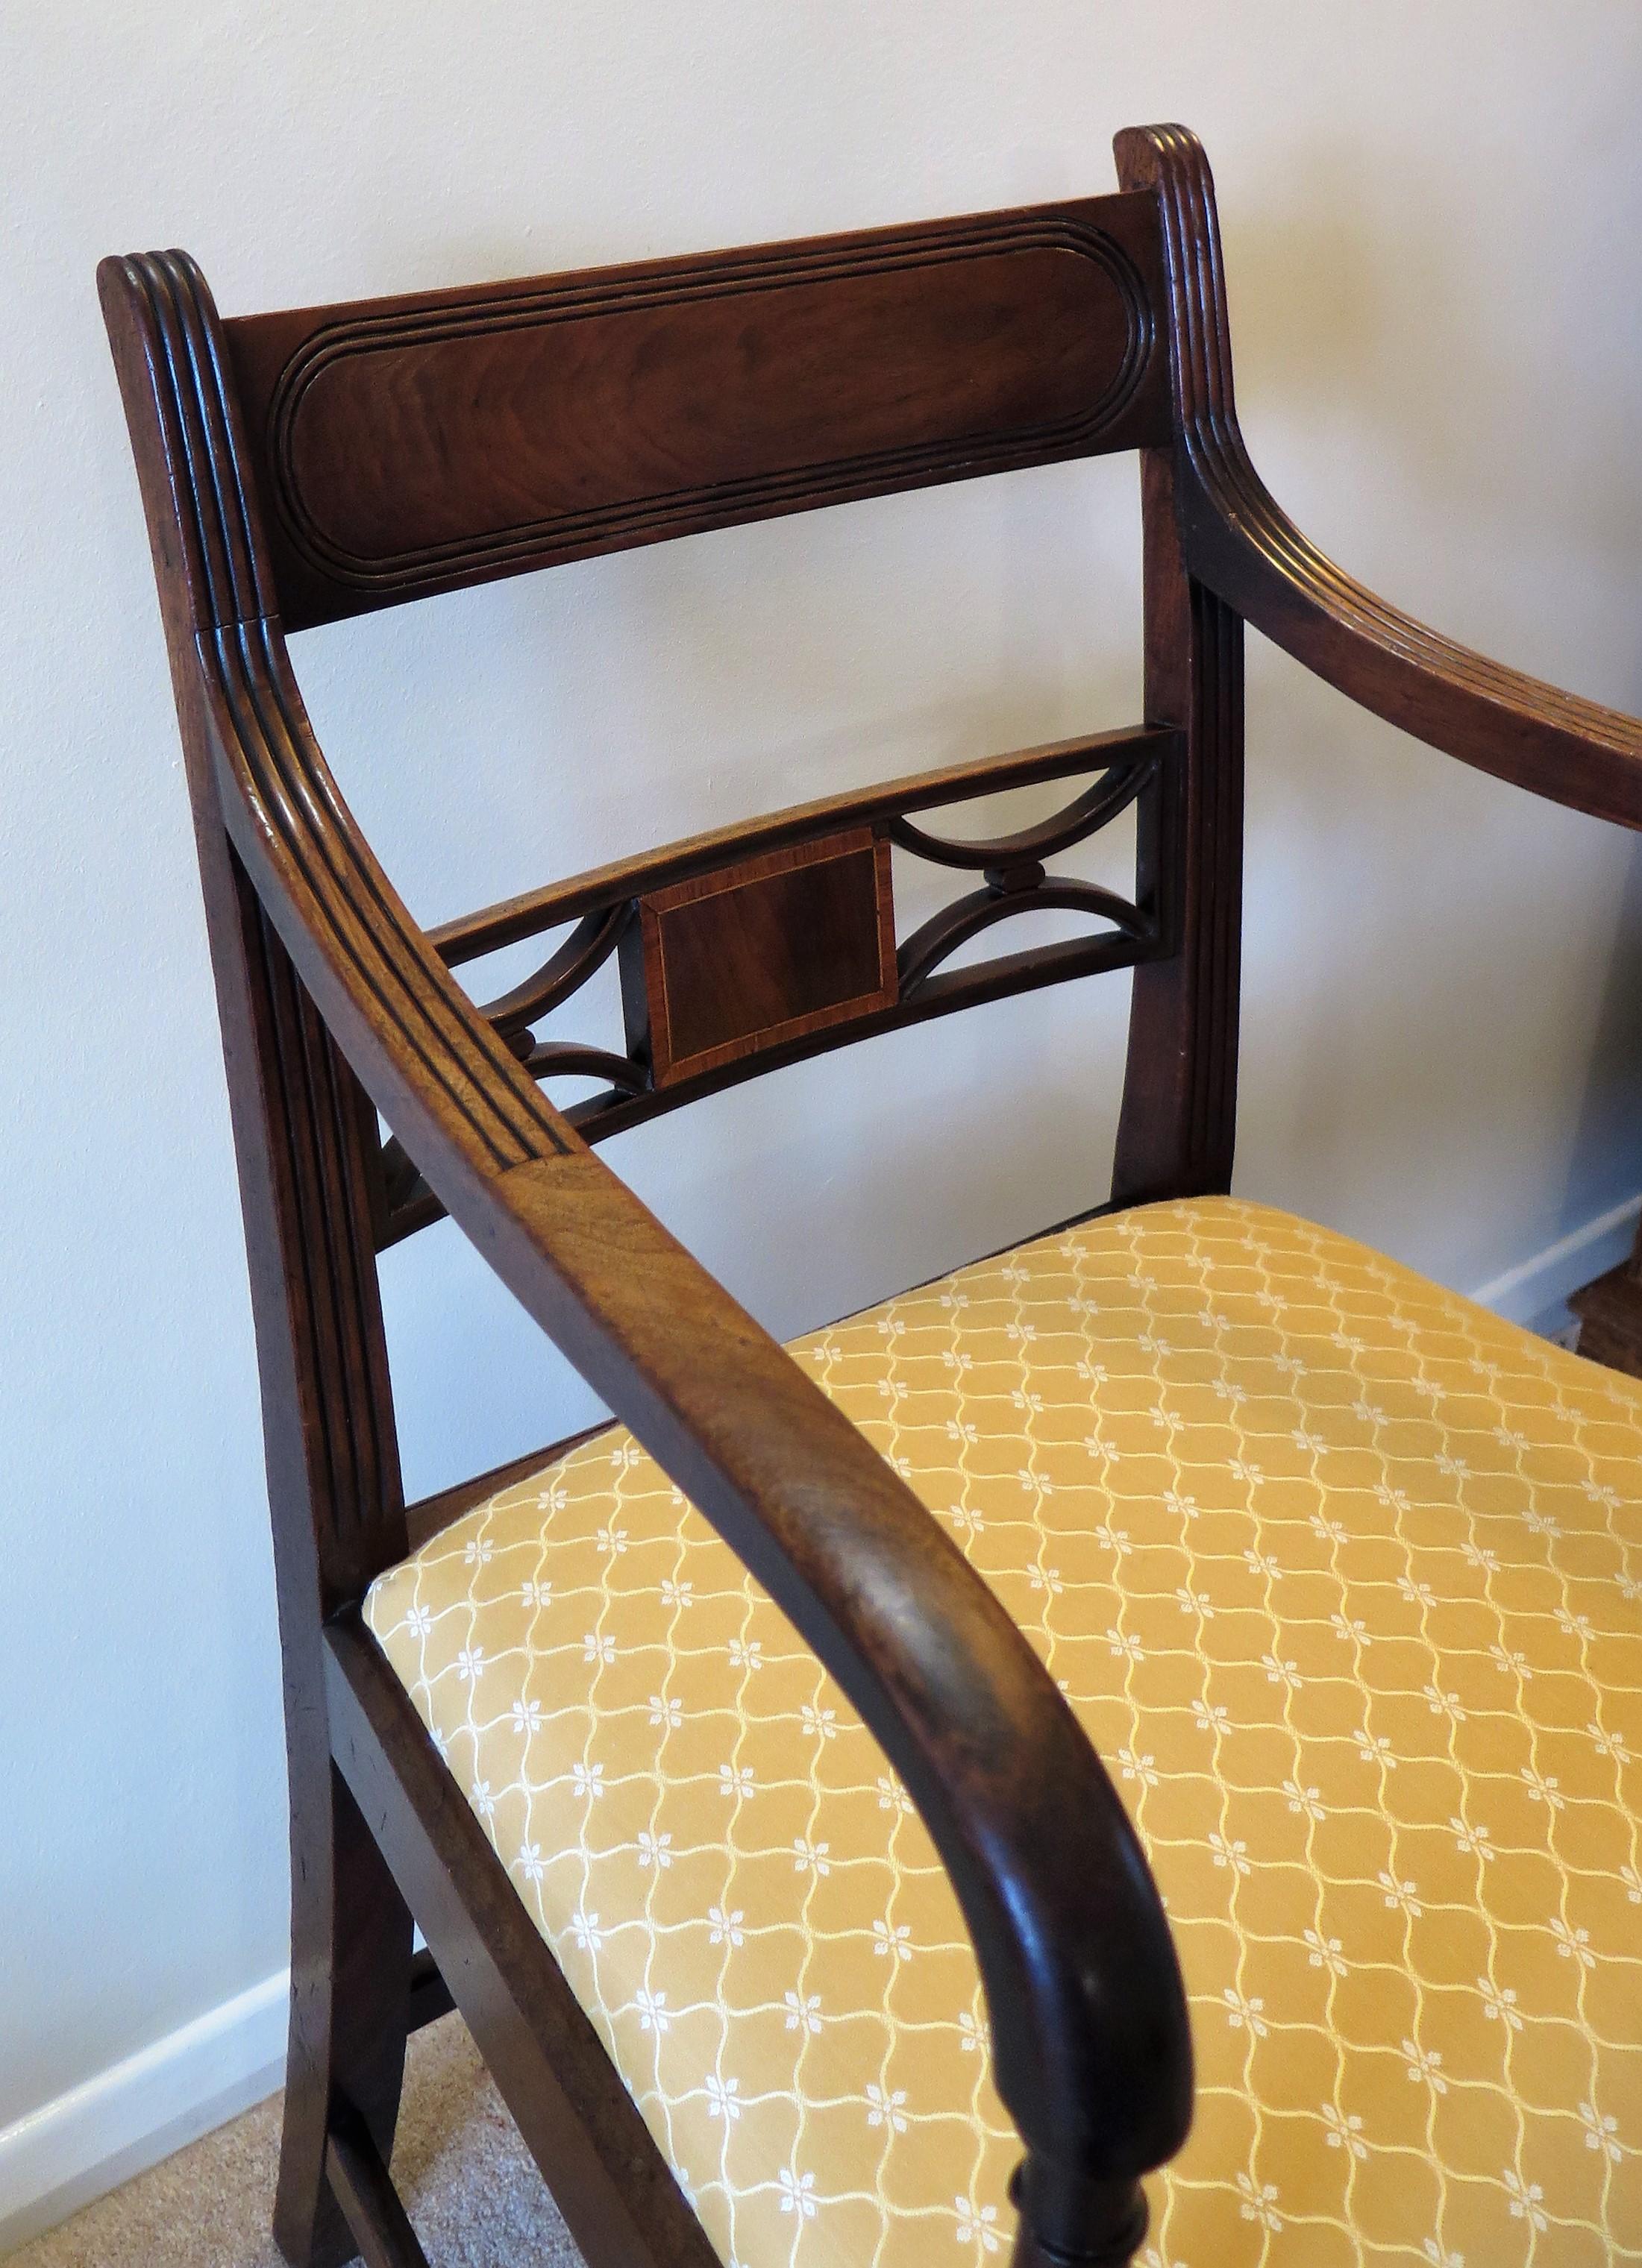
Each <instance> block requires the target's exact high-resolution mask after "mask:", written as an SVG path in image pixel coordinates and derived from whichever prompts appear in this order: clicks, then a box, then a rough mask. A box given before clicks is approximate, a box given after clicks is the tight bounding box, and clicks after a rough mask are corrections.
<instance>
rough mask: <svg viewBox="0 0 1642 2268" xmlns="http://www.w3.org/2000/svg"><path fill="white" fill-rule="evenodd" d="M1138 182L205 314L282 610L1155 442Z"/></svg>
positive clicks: (1159, 391) (337, 609) (359, 604)
mask: <svg viewBox="0 0 1642 2268" xmlns="http://www.w3.org/2000/svg"><path fill="white" fill-rule="evenodd" d="M1157 261H1158V244H1157V225H1156V216H1155V213H1154V211H1153V209H1152V205H1151V203H1150V199H1148V198H1144V197H1131V198H1126V197H1121V196H1119V197H1093V198H1088V199H1084V200H1083V201H1081V202H1079V203H1072V204H1067V205H1044V206H1038V207H1034V208H1032V209H1029V210H1024V211H1019V212H1013V213H986V214H981V215H979V216H976V217H972V218H970V219H966V220H951V221H936V222H933V223H929V224H927V225H921V226H919V227H915V228H901V229H874V230H870V231H867V232H862V233H859V234H856V235H853V236H838V237H827V238H823V239H817V240H816V241H814V242H811V243H803V244H776V245H763V246H756V247H751V248H748V249H744V250H737V251H733V252H721V253H714V254H708V255H707V256H706V257H705V258H701V259H689V260H668V261H647V262H646V263H644V264H643V265H641V266H635V267H629V268H614V269H599V270H596V271H587V272H584V273H582V274H580V275H575V276H537V277H533V278H530V279H528V280H526V281H523V282H519V283H512V284H489V285H485V286H483V287H481V288H480V289H478V290H474V291H436V292H421V293H417V294H415V295H412V296H411V297H408V298H397V299H376V300H364V301H360V302H358V303H356V304H354V305H352V306H334V307H321V308H310V309H303V310H298V311H295V312H293V313H283V314H276V315H256V316H250V317H245V318H241V319H240V320H238V321H236V322H234V323H232V324H230V325H228V326H227V327H226V336H227V340H228V345H229V351H230V353H231V354H232V356H233V362H234V367H235V372H236V376H237V379H238V385H239V392H240V399H241V400H242V401H243V402H244V404H245V409H246V413H247V418H248V431H249V434H250V438H251V442H252V446H253V447H254V449H255V455H256V461H257V469H258V473H259V475H260V478H261V484H262V486H263V490H264V493H265V494H266V495H267V497H269V499H270V504H271V505H272V512H271V516H270V523H269V525H270V534H271V538H272V549H271V551H270V561H271V564H272V569H273V572H274V576H275V579H276V582H277V587H278V592H279V600H280V607H281V612H282V614H283V615H284V618H285V622H286V624H287V627H289V628H290V629H292V630H298V629H301V628H302V627H304V626H305V625H306V624H307V623H309V622H324V621H329V620H330V619H333V618H334V617H335V616H337V615H346V614H354V613H358V612H359V611H361V610H363V609H364V608H370V607H380V606H388V605H392V604H394V603H395V602H396V601H398V600H404V599H411V598H416V597H419V596H421V595H423V594H424V593H427V592H429V591H435V590H451V589H455V588H459V587H461V586H462V585H466V584H470V583H474V582H479V581H483V580H484V579H486V578H489V577H492V576H495V575H508V574H516V573H518V572H519V571H521V570H523V569H527V568H535V567H544V566H548V565H551V564H552V563H556V562H558V561H560V560H565V559H574V558H584V557H587V556H588V555H590V554H592V553H595V552H600V551H610V550H614V549H619V548H622V547H625V546H626V545H629V544H634V543H654V542H656V541H661V540H662V539H664V538H667V537H669V536H675V535H682V534H687V533H689V532H690V531H691V530H692V529H697V528H705V527H725V526H728V525H730V524H732V523H734V522H736V521H737V520H746V519H763V518H766V517H768V516H769V515H771V514H772V513H780V512H798V511H803V510H806V509H808V508H810V506H813V505H816V504H835V503H839V502H842V501H843V500H844V499H845V498H847V497H865V496H878V495H883V494H884V493H886V492H887V491H889V490H895V489H906V488H914V487H921V486H922V485H924V484H926V483H928V482H934V481H950V480H958V479H965V478H969V477H972V476H973V475H976V474H979V473H989V472H1001V471H1003V470H1005V469H1007V468H1010V467H1011V466H1017V465H1029V464H1044V463H1052V462H1054V461H1055V460H1058V459H1062V458H1068V457H1079V456H1089V455H1092V454H1095V453H1098V452H1102V451H1106V450H1112V449H1127V448H1133V447H1134V446H1135V445H1136V444H1137V443H1139V442H1142V441H1145V440H1150V439H1156V440H1161V439H1163V438H1165V436H1166V433H1167V430H1168V381H1167V375H1166V372H1165V370H1164V368H1163V365H1162V360H1161V357H1159V356H1158V354H1157V352H1156V351H1155V350H1156V343H1157V342H1156V336H1155V328H1154V320H1153V310H1154V308H1155V306H1156V305H1157V288H1156V285H1157Z"/></svg>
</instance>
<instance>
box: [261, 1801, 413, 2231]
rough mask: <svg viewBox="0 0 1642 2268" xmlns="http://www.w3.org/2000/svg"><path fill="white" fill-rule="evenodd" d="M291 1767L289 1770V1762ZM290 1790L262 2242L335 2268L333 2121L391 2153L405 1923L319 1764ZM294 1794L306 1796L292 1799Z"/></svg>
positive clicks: (405, 1998) (383, 1870)
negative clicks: (274, 2113) (280, 2031)
mask: <svg viewBox="0 0 1642 2268" xmlns="http://www.w3.org/2000/svg"><path fill="white" fill-rule="evenodd" d="M292 1761H293V1765H294V1761H295V1760H294V1759H293V1760H292ZM297 1777H298V1775H297V1774H296V1772H295V1771H294V1770H293V1772H292V1782H293V1785H292V1870H291V1872H292V1885H291V1887H292V1926H291V1939H292V1950H291V2047H290V2058H289V2062H288V2065H287V2069H286V2076H285V2132H284V2135H283V2138H282V2140H281V2145H280V2156H279V2187H278V2191H277V2196H276V2198H275V2204H274V2242H276V2243H277V2246H278V2247H279V2250H280V2252H281V2253H282V2254H283V2256H284V2257H285V2259H286V2260H288V2261H289V2262H290V2263H291V2264H292V2268H344V2263H346V2262H348V2261H351V2260H352V2259H353V2258H354V2257H356V2255H357V2253H358V2251H359V2246H358V2244H357V2242H356V2241H355V2239H354V2237H353V2235H352V2234H351V2231H350V2229H349V2227H348V2222H347V2220H346V2219H345V2218H344V2213H343V2210H342V2207H341V2205H339V2203H338V2201H337V2197H336V2195H335V2193H334V2191H333V2188H332V2185H331V2182H330V2180H329V2177H328V2176H327V2172H326V2157H327V2150H328V2145H329V2140H330V2139H331V2134H332V2129H333V2128H334V2127H335V2126H336V2125H337V2123H338V2121H339V2119H342V2120H351V2121H352V2122H354V2123H355V2124H362V2125H363V2128H364V2131H365V2133H366V2136H368V2139H369V2143H370V2145H371V2146H372V2147H373V2149H374V2154H375V2157H376V2159H377V2160H378V2161H380V2164H381V2166H383V2167H385V2166H386V2165H387V2164H388V2160H389V2158H390V2156H391V2154H392V2151H393V2141H394V2127H395V2124H396V2121H397V2118H398V2115H399V2092H400V2087H401V2084H402V2082H403V2076H404V2055H405V2037H406V2034H407V2031H408V2029H409V2027H410V2022H411V1915H410V1911H409V1909H408V1908H407V1907H406V1905H405V1903H404V1900H403V1898H402V1897H401V1896H400V1895H399V1892H398V1890H397V1889H396V1886H395V1883H394V1881H393V1877H392V1876H391V1875H390V1874H389V1873H388V1867H387V1864H386V1862H385V1861H384V1859H383V1858H382V1855H381V1852H380V1851H379V1850H378V1849H377V1847H376V1844H375V1841H374V1838H373V1837H372V1835H371V1831H370V1830H369V1828H368V1827H367V1826H366V1823H365V1821H364V1818H363V1817H362V1815H361V1814H360V1812H359V1807H358V1805H357V1804H356V1803H355V1802H354V1800H353V1798H352V1796H351V1794H350V1793H348V1790H347V1787H346V1786H345V1785H344V1781H343V1778H342V1776H341V1774H340V1773H339V1772H338V1771H337V1767H336V1765H335V1764H332V1763H330V1762H329V1759H327V1761H326V1764H325V1766H324V1770H323V1771H322V1773H321V1772H315V1773H314V1774H313V1775H312V1776H311V1778H312V1781H313V1785H312V1786H311V1787H310V1788H309V1789H308V1790H307V1791H299V1788H298V1786H297V1785H296V1780H297ZM305 1795H306V1800H304V1797H305Z"/></svg>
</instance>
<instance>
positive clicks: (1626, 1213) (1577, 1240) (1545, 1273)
mask: <svg viewBox="0 0 1642 2268" xmlns="http://www.w3.org/2000/svg"><path fill="white" fill-rule="evenodd" d="M1638 1219H1642V1190H1639V1191H1638V1194H1637V1195H1636V1196H1635V1197H1627V1198H1626V1199H1625V1200H1624V1204H1616V1205H1613V1206H1611V1207H1610V1208H1609V1211H1607V1212H1604V1213H1598V1215H1597V1216H1596V1218H1595V1219H1594V1220H1587V1222H1585V1224H1584V1225H1583V1226H1581V1227H1579V1228H1576V1229H1574V1230H1572V1232H1571V1233H1570V1234H1568V1235H1567V1236H1563V1237H1558V1239H1557V1241H1556V1243H1555V1244H1548V1245H1547V1246H1546V1248H1545V1249H1544V1250H1543V1251H1542V1252H1536V1253H1535V1254H1534V1256H1532V1258H1530V1259H1527V1260H1524V1261H1523V1262H1521V1263H1520V1265H1519V1266H1517V1267H1515V1268H1507V1269H1506V1270H1505V1273H1504V1274H1503V1275H1502V1276H1496V1277H1494V1278H1492V1279H1491V1280H1490V1282H1488V1283H1486V1284H1484V1285H1483V1286H1482V1288H1481V1290H1480V1291H1476V1292H1472V1294H1471V1297H1472V1298H1473V1299H1474V1300H1476V1304H1477V1306H1478V1307H1491V1308H1492V1309H1493V1311H1494V1313H1495V1314H1497V1315H1504V1316H1505V1320H1506V1322H1513V1323H1525V1324H1532V1323H1537V1322H1540V1321H1541V1320H1542V1318H1543V1317H1545V1316H1546V1315H1548V1314H1550V1312H1551V1311H1552V1310H1553V1309H1554V1308H1556V1307H1558V1306H1559V1305H1560V1303H1561V1302H1562V1301H1563V1300H1566V1298H1567V1297H1568V1294H1569V1293H1570V1292H1577V1291H1578V1290H1579V1286H1580V1285H1581V1284H1588V1283H1589V1282H1590V1281H1591V1279H1592V1278H1593V1277H1594V1276H1601V1275H1602V1274H1603V1273H1604V1272H1605V1271H1606V1270H1608V1269H1609V1268H1617V1267H1618V1265H1619V1263H1620V1262H1621V1261H1622V1260H1623V1259H1624V1256H1625V1255H1626V1253H1628V1252H1629V1251H1630V1249H1631V1241H1632V1239H1633V1238H1634V1236H1635V1234H1636V1226H1637V1222H1638Z"/></svg>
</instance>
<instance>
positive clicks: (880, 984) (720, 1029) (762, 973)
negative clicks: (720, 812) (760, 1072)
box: [622, 827, 896, 1086]
mask: <svg viewBox="0 0 1642 2268" xmlns="http://www.w3.org/2000/svg"><path fill="white" fill-rule="evenodd" d="M639 920H640V925H639V931H638V934H637V937H636V939H635V937H634V933H633V932H632V931H629V932H628V939H627V941H626V942H625V943H624V946H623V964H622V990H623V997H624V1000H625V1005H626V1009H627V1021H628V1035H629V1042H630V1044H631V1045H632V1047H633V1049H634V1050H635V1052H636V1051H638V1050H639V1049H641V1048H643V1047H644V1046H646V1045H647V1047H648V1051H649V1058H650V1065H651V1074H652V1078H653V1079H654V1082H655V1085H656V1086H668V1085H669V1084H671V1083H672V1082H674V1081H676V1080H678V1079H687V1078H691V1077H693V1076H695V1075H697V1074H699V1073H700V1072H703V1071H715V1070H717V1069H718V1068H719V1067H720V1066H721V1065H722V1064H729V1063H734V1062H736V1060H737V1059H738V1058H739V1057H743V1056H748V1055H752V1054H754V1053H756V1052H758V1050H760V1049H766V1048H772V1047H779V1046H780V1044H781V1043H782V1042H784V1041H789V1040H795V1039H800V1038H803V1037H804V1036H805V1035H808V1034H810V1033H812V1032H818V1031H823V1030H825V1029H826V1028H827V1027H830V1026H832V1025H834V1024H844V1023H849V1022H852V1021H854V1020H855V1019H856V1018H858V1017H861V1016H865V1015H869V1014H871V1013H873V1012H874V1011H875V1010H876V1009H881V1008H887V1007H889V1006H891V1005H892V1004H893V1002H894V999H895V994H896V973H895V917H894V909H893V906H892V903H891V892H890V846H889V844H888V843H887V842H884V840H883V839H882V838H880V837H878V836H875V835H874V833H873V831H872V830H871V828H865V827H860V828H850V829H848V830H847V831H846V832H845V833H842V834H839V835H832V836H826V837H824V838H823V839H822V840H821V841H819V842H815V843H800V844H797V845H795V846H794V847H793V848H790V849H788V850H781V851H766V853H765V854H764V856H763V857H762V858H748V859H744V860H743V861H742V862H741V863H740V864H739V865H734V866H729V867H724V868H721V869H720V870H719V871H718V872H717V873H710V874H701V875H698V876H696V877H695V878H694V879H693V880H690V881H686V882H677V883H675V884H674V885H673V887H671V888H670V889H665V890H658V891H655V893H654V894H653V895H650V896H648V897H645V898H641V899H640V902H639Z"/></svg>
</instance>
